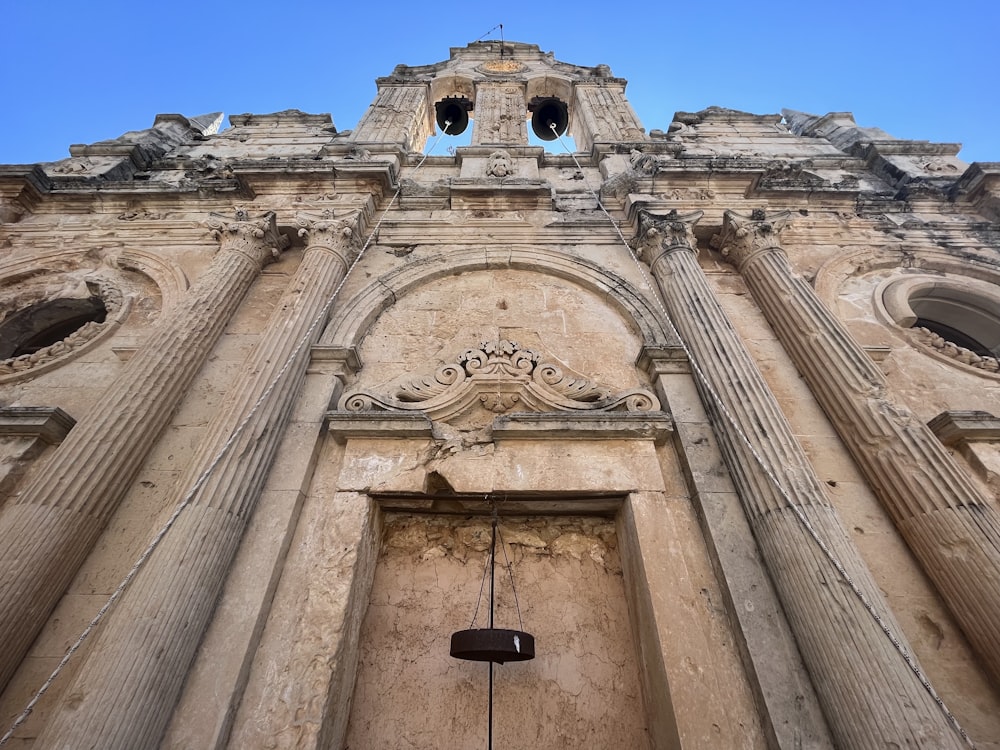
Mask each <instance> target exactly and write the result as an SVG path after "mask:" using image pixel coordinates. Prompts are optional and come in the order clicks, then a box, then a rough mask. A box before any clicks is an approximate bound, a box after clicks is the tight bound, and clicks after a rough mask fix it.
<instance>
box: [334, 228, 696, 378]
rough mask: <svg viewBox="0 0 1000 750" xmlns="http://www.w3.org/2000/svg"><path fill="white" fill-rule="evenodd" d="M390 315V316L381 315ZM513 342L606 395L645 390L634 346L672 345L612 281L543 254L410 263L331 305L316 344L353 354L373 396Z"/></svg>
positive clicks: (532, 250)
mask: <svg viewBox="0 0 1000 750" xmlns="http://www.w3.org/2000/svg"><path fill="white" fill-rule="evenodd" d="M390 308H391V309H390ZM497 338H500V339H509V340H518V343H520V344H522V345H523V346H525V347H527V348H531V349H533V350H539V351H542V352H545V353H546V354H548V355H549V356H552V357H555V358H558V359H559V360H560V361H561V362H563V363H564V364H566V365H567V366H569V367H570V368H571V369H573V370H575V371H577V372H580V373H582V374H584V375H586V376H588V377H593V378H594V379H596V380H600V381H601V382H603V383H606V384H607V385H609V386H613V387H615V388H626V387H632V386H636V385H644V384H645V383H644V381H643V379H642V378H641V377H640V376H639V374H638V373H637V371H636V368H635V360H636V358H637V357H638V354H639V351H640V350H641V348H642V347H643V346H654V347H665V346H671V345H673V344H675V343H676V342H674V341H673V340H672V338H671V337H670V335H669V334H668V333H667V331H666V330H665V327H664V323H663V321H662V320H661V319H660V317H659V315H658V313H657V311H656V309H655V307H654V306H653V303H652V302H651V301H650V300H649V299H648V298H647V297H646V296H644V295H642V294H640V293H639V292H638V290H636V289H635V288H634V287H632V286H631V284H630V283H629V282H628V281H627V280H625V279H623V278H622V277H620V276H617V275H616V274H613V273H611V272H609V271H608V270H606V269H604V268H601V267H599V266H598V265H597V264H594V263H592V262H590V261H587V260H584V259H581V258H578V257H574V256H571V255H568V254H565V253H561V252H558V251H555V250H550V249H547V248H537V247H524V248H520V247H513V248H504V249H502V250H497V249H494V250H484V249H482V248H462V249H458V250H454V251H449V252H447V253H444V254H440V255H436V256H434V257H431V258H426V259H420V260H416V261H414V262H411V263H409V264H407V265H405V266H403V267H401V268H399V269H397V270H395V271H393V272H391V273H389V274H386V275H384V276H382V277H381V278H380V279H379V280H378V281H377V282H375V283H373V284H370V285H369V286H367V287H366V288H364V289H362V290H360V291H359V292H358V293H357V294H356V295H355V296H354V297H353V298H352V299H345V300H343V301H341V302H340V303H339V304H337V305H336V306H335V312H334V315H333V317H332V318H331V320H330V322H329V324H328V326H327V328H326V330H325V332H324V333H323V336H322V337H321V341H320V344H321V345H326V346H335V347H345V348H346V347H355V348H357V349H358V350H359V352H360V354H361V361H362V363H363V365H364V368H365V369H364V370H363V372H362V374H361V375H360V377H359V382H360V383H362V384H363V385H364V386H366V387H379V386H382V385H386V384H388V383H389V382H390V381H393V380H394V379H400V378H405V377H407V376H410V375H412V374H414V373H415V372H417V371H422V370H424V369H426V367H427V364H428V363H429V362H434V361H450V360H451V359H452V358H453V357H454V356H456V355H458V354H460V353H461V351H462V350H463V349H466V348H469V347H470V346H475V345H476V344H478V343H480V340H483V339H486V340H491V339H497Z"/></svg>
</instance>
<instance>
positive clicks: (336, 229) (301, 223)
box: [295, 209, 359, 259]
mask: <svg viewBox="0 0 1000 750" xmlns="http://www.w3.org/2000/svg"><path fill="white" fill-rule="evenodd" d="M356 225H357V213H356V212H355V213H352V214H350V215H348V216H343V217H340V218H338V217H336V216H334V213H333V210H332V209H327V210H325V211H323V212H322V213H320V214H318V215H317V214H306V213H301V214H297V215H296V217H295V226H297V227H298V228H299V231H298V234H299V237H301V238H302V239H304V240H305V241H306V246H307V247H313V246H322V247H328V248H330V249H331V250H334V251H335V252H337V253H339V254H340V255H341V256H343V257H344V258H345V259H346V258H348V257H349V256H350V255H352V254H353V252H354V251H355V250H357V247H358V244H359V243H358V240H359V237H358V234H357V232H356V231H355V229H356Z"/></svg>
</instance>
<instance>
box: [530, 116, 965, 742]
mask: <svg viewBox="0 0 1000 750" xmlns="http://www.w3.org/2000/svg"><path fill="white" fill-rule="evenodd" d="M549 128H550V129H551V130H552V132H553V133H554V134H555V137H556V138H557V139H558V140H559V143H561V144H562V147H563V148H564V149H565V150H566V152H567V153H568V154H569V155H570V156H571V157H572V158H573V162H574V163H575V164H576V168H577V169H578V170H579V171H580V174H582V175H586V173H585V172H584V171H583V167H582V166H580V162H579V161H578V160H577V158H576V154H575V153H573V152H572V151H570V150H569V147H568V146H567V145H566V143H565V142H564V141H563V139H562V137H561V136H560V135H559V133H558V132H557V131H556V126H555V123H551V122H550V123H549ZM584 186H585V187H586V188H587V190H588V192H590V194H591V196H593V198H594V200H595V201H597V206H598V208H600V209H601V211H602V212H603V213H604V215H605V216H606V217H607V218H608V222H609V223H610V224H611V226H612V227H614V230H615V233H616V234H617V235H618V237H619V239H621V241H622V244H623V245H624V246H625V249H626V250H627V251H628V253H629V255H630V256H631V258H632V260H633V262H634V263H635V266H636V268H637V269H638V271H639V274H640V276H641V277H642V280H643V283H645V285H646V287H647V288H648V289H649V292H650V296H651V297H652V298H653V300H655V302H656V305H657V307H658V308H659V310H660V314H661V315H662V316H663V320H664V321H665V322H666V324H667V326H668V328H669V329H670V333H671V334H672V335H673V336H674V337H675V338H676V339H677V341H679V342H680V345H681V348H683V349H684V353H685V355H687V358H688V362H689V363H690V365H691V370H692V372H693V373H694V374H695V377H697V378H698V381H699V382H700V383H701V385H702V386H703V387H704V389H705V391H706V393H708V395H709V397H710V398H711V399H712V403H713V405H714V406H715V407H716V409H717V410H718V411H719V413H720V414H721V415H722V416H723V418H724V419H725V420H726V421H727V422H728V423H729V425H730V426H731V427H732V428H733V429H734V430H735V432H736V434H737V435H738V436H739V438H740V440H741V441H742V442H743V444H744V445H745V446H746V448H747V449H748V450H749V451H750V454H751V455H752V456H753V457H754V460H755V461H756V462H757V464H758V466H759V467H760V470H761V471H762V472H764V475H765V476H766V477H767V478H768V481H770V483H771V484H772V485H773V486H774V488H775V490H777V492H778V494H779V495H781V497H782V499H783V500H784V501H785V503H786V505H787V506H788V507H789V508H790V509H791V510H792V512H793V513H794V514H795V517H796V518H797V519H798V521H799V523H801V524H802V526H803V528H804V529H805V530H806V532H807V533H808V534H809V536H810V537H811V538H812V540H813V541H814V542H815V543H816V545H817V546H818V547H819V549H820V551H821V552H822V553H823V556H824V557H826V559H827V560H828V561H829V562H830V564H831V565H833V567H834V569H836V571H837V573H838V574H839V575H840V577H841V578H842V579H843V580H844V582H845V583H846V584H847V585H848V587H849V588H850V589H851V591H852V592H853V593H854V595H855V596H856V597H857V599H858V600H859V601H860V602H861V604H862V606H863V607H864V608H865V611H866V612H868V614H869V615H870V616H871V618H872V619H873V620H874V621H875V623H876V624H877V625H878V626H879V628H880V629H881V630H882V632H883V633H884V634H885V636H886V637H887V638H888V639H889V642H890V643H892V645H893V647H894V648H895V650H896V652H897V653H898V654H899V655H900V657H901V658H902V659H903V661H904V662H905V663H906V666H907V667H909V669H910V671H911V672H912V673H913V674H914V676H916V678H917V680H918V681H919V682H920V684H921V685H922V686H923V688H924V689H925V690H926V691H927V693H928V694H929V695H930V696H931V698H932V699H933V700H934V702H935V703H936V704H937V705H938V707H939V708H940V709H941V711H942V712H943V713H944V715H945V717H946V718H947V719H948V721H949V722H950V723H951V725H952V727H953V728H954V729H955V730H956V731H957V732H958V733H959V734H960V735H961V737H962V739H963V740H965V742H966V744H967V745H968V746H969V747H971V748H973V749H974V748H975V747H976V745H975V743H973V741H972V739H971V738H970V737H969V735H968V733H967V732H966V731H965V729H964V728H963V727H962V725H961V724H959V722H958V719H957V718H956V717H955V715H954V714H953V713H952V712H951V711H950V710H949V709H948V707H947V706H946V705H945V703H944V700H942V698H941V696H939V695H938V694H937V691H936V690H935V689H934V686H933V685H931V683H930V680H928V679H927V677H926V676H925V675H924V673H923V670H922V669H920V666H919V665H918V664H917V663H916V661H915V660H914V659H913V657H912V656H910V654H909V652H908V651H907V650H906V648H905V647H904V646H903V644H902V643H900V641H899V639H898V638H897V637H896V635H895V633H893V631H892V628H890V627H889V624H888V623H887V622H886V621H885V619H884V618H883V617H882V615H881V614H879V612H878V611H877V610H876V609H875V606H874V604H872V602H871V601H870V600H869V599H868V596H867V595H866V594H865V592H864V591H862V590H861V587H860V586H858V585H857V584H856V583H855V582H854V579H852V578H851V576H850V574H849V573H848V572H847V570H846V568H844V565H843V564H842V563H841V562H840V560H839V559H838V558H837V556H836V555H835V554H834V553H833V551H832V550H831V549H830V548H829V547H828V546H827V544H826V542H825V541H824V540H823V538H822V537H821V536H820V535H819V532H818V531H816V528H815V527H814V526H813V525H812V524H811V523H810V522H809V519H808V518H806V516H805V514H804V513H803V512H802V509H801V508H799V507H798V505H796V504H795V503H794V502H793V501H792V499H791V497H790V496H789V494H788V492H787V491H786V490H785V488H784V486H783V485H782V483H781V482H780V481H779V480H778V478H777V477H776V476H775V475H774V473H773V472H771V470H770V469H769V468H768V467H767V464H766V463H765V461H764V458H763V457H762V456H761V455H760V454H759V453H758V452H757V450H756V449H755V448H754V447H753V444H752V443H751V442H750V438H749V437H748V436H747V435H746V433H745V432H744V431H743V429H742V428H741V427H740V425H739V423H738V422H737V421H736V418H735V417H734V416H733V415H732V413H731V412H730V411H729V409H728V408H727V407H726V405H725V404H724V403H723V401H722V399H721V398H720V397H719V394H718V393H717V392H716V390H715V389H714V388H713V387H712V384H711V383H710V382H709V381H708V377H707V376H706V375H705V373H704V372H703V371H702V369H701V368H700V367H699V366H698V363H697V362H696V361H695V359H694V357H693V356H692V355H691V350H690V349H689V348H688V345H687V343H686V342H685V341H684V339H683V337H681V335H680V333H679V332H678V331H677V328H676V327H674V324H673V321H672V320H671V319H670V316H669V315H668V314H667V310H666V307H664V305H663V300H662V299H661V298H660V295H659V294H657V292H656V290H655V289H654V288H653V284H652V280H651V279H650V276H649V274H648V273H647V271H646V269H645V267H644V266H643V265H642V263H641V262H640V261H639V258H638V257H637V256H636V254H635V253H634V252H633V251H632V247H631V246H630V245H629V243H628V241H627V240H626V239H625V235H624V234H622V231H621V228H620V227H619V226H618V223H617V222H616V221H615V220H614V219H613V218H612V217H611V214H609V213H608V210H607V209H606V208H605V207H604V203H603V202H602V201H601V198H600V196H599V195H598V194H597V193H596V192H595V191H594V189H593V188H592V187H591V186H590V184H589V182H588V181H587V179H586V176H585V177H584Z"/></svg>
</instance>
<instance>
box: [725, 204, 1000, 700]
mask: <svg viewBox="0 0 1000 750" xmlns="http://www.w3.org/2000/svg"><path fill="white" fill-rule="evenodd" d="M766 226H773V222H772V221H770V220H769V219H768V218H767V217H765V216H763V215H762V214H761V215H756V216H751V217H747V216H741V215H739V214H736V213H734V212H733V211H727V212H726V213H725V224H724V227H723V231H722V233H721V235H720V236H719V240H718V242H717V244H718V246H719V247H721V248H723V250H724V252H725V254H726V255H727V257H729V258H730V259H732V260H733V261H734V262H735V263H736V264H737V266H738V268H739V269H740V271H741V272H742V274H743V278H744V279H746V282H747V286H749V288H750V291H751V292H752V294H753V296H754V299H755V300H756V302H757V304H758V305H759V306H760V308H761V310H762V311H763V313H764V315H765V316H766V317H767V320H768V322H769V323H770V324H771V327H772V328H773V329H774V331H775V333H776V334H777V336H778V338H779V339H780V341H781V343H782V345H783V346H784V348H785V350H786V351H787V352H788V354H789V356H790V357H791V358H792V360H793V361H794V362H795V365H796V367H797V368H798V370H799V373H800V374H801V375H802V377H803V378H804V379H805V381H806V382H807V383H808V384H809V387H810V389H811V390H812V393H813V395H814V396H815V398H816V400H817V401H818V402H819V404H820V405H821V406H822V408H823V410H824V411H825V412H826V414H827V416H828V417H829V418H830V421H831V422H832V423H833V426H834V428H835V429H836V430H837V432H838V434H839V435H840V437H841V439H842V440H843V441H844V444H845V445H846V446H847V448H848V449H849V450H850V452H851V454H852V455H853V456H854V458H855V460H856V461H857V464H858V466H859V467H860V469H861V471H862V472H863V473H864V474H865V476H866V478H867V479H868V481H869V482H870V483H871V485H872V487H873V488H874V490H875V492H876V494H877V495H878V497H879V499H880V500H881V502H882V504H883V506H884V507H885V509H886V511H887V512H888V514H889V516H890V517H891V518H892V520H893V521H894V523H895V524H896V526H897V528H898V529H899V531H900V534H901V535H902V536H903V538H904V539H905V540H906V542H907V544H908V545H909V546H910V549H911V550H912V551H913V554H914V556H915V557H916V558H917V560H918V561H919V562H920V563H921V566H922V567H923V569H924V572H925V573H926V574H927V576H928V577H929V578H930V579H931V580H932V581H933V582H934V583H935V585H936V586H937V588H938V591H939V592H940V594H941V597H942V598H943V599H944V601H945V602H946V603H947V604H948V607H949V608H950V609H951V611H952V613H953V614H954V616H955V619H956V620H957V621H958V622H959V624H960V625H961V627H962V630H963V631H964V632H965V635H966V637H967V638H968V639H969V641H970V643H971V644H972V646H973V648H974V649H975V650H976V651H977V652H978V653H979V655H980V656H981V658H982V659H983V661H984V663H985V664H986V666H987V669H988V670H989V672H990V673H991V674H992V675H993V677H994V679H996V680H998V681H1000V517H998V515H997V512H996V510H995V509H994V508H993V506H992V505H991V503H990V501H989V499H988V498H987V497H985V496H984V495H983V494H982V493H981V492H980V490H979V489H978V488H977V486H976V485H975V484H973V482H972V481H971V479H970V478H969V476H968V475H967V474H966V473H965V472H964V471H963V470H962V469H961V468H960V467H959V466H957V465H956V464H955V461H954V459H952V457H951V456H950V455H949V454H948V452H947V451H946V450H945V449H944V448H943V447H942V445H941V443H940V442H939V441H938V440H937V439H936V438H935V437H934V434H933V433H932V432H931V431H930V430H929V429H928V428H927V426H926V425H924V424H923V423H922V422H921V421H920V420H919V419H917V418H916V417H915V416H914V415H913V414H911V413H910V412H909V411H908V410H906V409H904V408H902V407H901V406H899V405H898V404H895V403H893V402H892V401H890V399H889V397H888V394H887V389H886V385H885V376H884V375H883V374H882V372H881V371H880V370H879V368H878V367H877V366H876V365H875V363H874V362H872V361H871V359H870V358H869V357H868V356H867V355H866V353H865V351H864V349H863V348H862V347H861V346H859V345H858V343H857V342H856V341H855V340H854V339H853V338H852V337H851V335H850V333H849V332H848V331H847V329H846V328H845V327H844V325H843V324H842V323H841V322H840V321H839V320H838V319H837V317H836V316H835V315H834V314H833V313H832V312H831V311H830V310H829V308H827V307H826V305H824V304H823V302H822V300H820V298H819V297H818V296H817V295H816V292H815V291H814V290H813V288H812V287H811V286H810V285H809V284H808V283H807V282H806V281H805V280H804V279H802V278H801V277H799V276H798V275H796V274H795V273H793V272H792V269H791V267H790V266H789V264H788V259H787V257H786V255H785V253H784V251H783V250H782V249H781V247H780V246H779V245H778V243H777V237H776V234H775V232H774V231H773V230H772V229H765V227H766ZM887 445H892V446H893V447H892V449H891V450H887V449H886V446H887ZM956 545H961V547H962V549H963V550H964V552H963V553H962V554H961V555H956V554H955V552H954V550H955V547H956Z"/></svg>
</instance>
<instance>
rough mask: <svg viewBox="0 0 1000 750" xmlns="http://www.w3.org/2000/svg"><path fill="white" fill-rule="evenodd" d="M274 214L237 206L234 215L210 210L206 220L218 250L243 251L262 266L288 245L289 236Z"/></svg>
mask: <svg viewBox="0 0 1000 750" xmlns="http://www.w3.org/2000/svg"><path fill="white" fill-rule="evenodd" d="M275 218H276V217H275V215H274V212H273V211H268V212H266V213H264V214H262V215H260V216H251V215H250V212H249V211H247V210H246V209H244V208H237V209H236V212H235V216H234V218H229V217H228V216H223V215H222V214H216V213H213V214H210V215H209V218H208V220H207V221H206V222H205V223H206V224H208V227H209V229H210V230H211V232H212V236H213V237H215V239H216V240H217V241H218V243H219V249H220V250H227V251H230V252H237V253H242V254H243V255H245V256H247V257H248V258H250V259H251V260H252V261H254V262H256V263H259V264H260V265H261V266H263V265H266V264H267V263H270V262H271V261H272V260H274V259H275V258H277V257H278V256H279V255H280V254H281V251H282V250H284V249H285V248H286V247H288V238H287V237H285V236H284V235H283V234H281V232H279V231H278V225H277V222H276V220H275Z"/></svg>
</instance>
